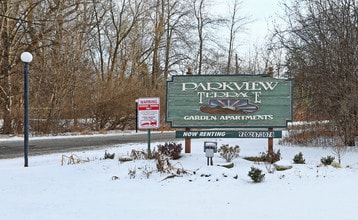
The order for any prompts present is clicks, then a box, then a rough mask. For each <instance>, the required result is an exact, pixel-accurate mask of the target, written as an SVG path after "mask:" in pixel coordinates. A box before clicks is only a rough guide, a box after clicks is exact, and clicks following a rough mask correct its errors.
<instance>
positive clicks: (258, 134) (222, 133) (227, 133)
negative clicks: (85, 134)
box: [175, 130, 282, 138]
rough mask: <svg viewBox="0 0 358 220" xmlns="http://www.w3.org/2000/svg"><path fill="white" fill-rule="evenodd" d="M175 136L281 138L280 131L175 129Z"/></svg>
mask: <svg viewBox="0 0 358 220" xmlns="http://www.w3.org/2000/svg"><path fill="white" fill-rule="evenodd" d="M175 137H176V138H282V131H246V130H244V131H232V130H219V131H213V130H205V131H204V130H199V131H176V132H175Z"/></svg>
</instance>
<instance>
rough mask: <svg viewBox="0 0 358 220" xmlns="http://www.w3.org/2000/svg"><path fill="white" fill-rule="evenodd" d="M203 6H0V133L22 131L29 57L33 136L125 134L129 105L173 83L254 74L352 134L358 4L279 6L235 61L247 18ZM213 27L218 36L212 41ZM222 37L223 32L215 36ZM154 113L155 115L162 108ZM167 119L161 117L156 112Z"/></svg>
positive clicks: (306, 114) (308, 113) (153, 0)
mask: <svg viewBox="0 0 358 220" xmlns="http://www.w3.org/2000/svg"><path fill="white" fill-rule="evenodd" d="M214 4H215V1H209V0H189V1H183V0H150V1H147V0H108V1H99V0H28V1H20V0H1V1H0V53H1V55H0V100H1V101H0V109H1V110H0V118H2V119H3V124H2V127H1V128H0V129H1V130H0V132H1V133H4V134H11V133H22V126H23V125H22V123H23V121H22V120H23V119H22V118H23V116H22V115H23V88H22V87H23V75H22V71H23V65H22V63H21V61H20V59H19V57H20V54H21V52H23V51H29V52H31V53H32V54H33V56H34V60H33V62H32V63H31V65H30V106H31V107H30V116H31V118H32V120H31V123H30V125H31V128H32V131H33V132H39V133H58V132H64V131H74V130H83V129H89V130H102V129H118V128H125V126H126V125H127V124H128V123H130V122H129V120H131V119H132V118H133V116H134V113H135V112H134V109H135V99H137V98H139V97H149V96H156V97H160V98H161V100H165V83H166V80H167V79H170V77H171V76H172V75H178V74H179V75H181V74H185V72H186V71H187V68H188V67H191V68H192V69H193V74H244V73H246V74H257V73H260V74H262V73H266V72H267V69H268V67H273V68H274V72H275V76H276V77H288V78H293V79H294V80H295V118H296V119H299V120H309V121H312V120H317V121H322V120H328V121H330V122H331V123H332V124H331V128H330V129H331V131H333V132H334V133H336V134H338V135H340V136H341V137H343V141H344V143H346V144H349V145H352V144H354V139H355V137H356V136H357V130H358V119H357V117H358V116H357V111H358V110H357V103H358V102H357V101H358V100H357V97H358V91H357V82H358V80H357V77H358V73H357V66H358V60H357V55H358V54H357V53H358V50H357V46H356V45H358V44H357V41H358V29H357V20H358V8H357V5H356V2H355V1H354V0H313V1H312V0H299V1H298V0H291V1H290V2H287V1H283V3H282V9H283V10H284V11H285V15H284V16H282V17H281V18H278V19H277V20H276V21H279V22H278V23H277V25H276V28H275V29H274V30H273V31H272V35H271V36H270V38H268V41H267V44H266V45H265V47H263V48H255V49H257V50H255V52H254V53H252V54H250V55H248V56H246V55H244V54H242V53H241V54H240V50H239V48H240V47H239V46H240V43H245V42H240V38H239V36H240V35H239V34H242V33H243V32H244V30H245V26H246V25H247V24H248V23H249V22H250V18H248V17H245V16H243V15H242V13H241V9H242V7H244V5H243V4H242V3H241V2H240V1H239V0H231V1H228V4H227V6H228V11H227V13H226V14H224V15H223V16H218V15H215V14H213V13H212V7H213V6H215V5H214ZM218 30H220V36H218V33H217V32H218ZM222 36H226V37H225V40H222ZM161 103H162V104H163V106H162V109H164V103H165V102H164V101H162V102H161ZM162 115H164V114H162Z"/></svg>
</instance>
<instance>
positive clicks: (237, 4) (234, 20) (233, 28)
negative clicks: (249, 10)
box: [225, 0, 249, 74]
mask: <svg viewBox="0 0 358 220" xmlns="http://www.w3.org/2000/svg"><path fill="white" fill-rule="evenodd" d="M241 7H242V2H241V1H239V0H235V1H234V2H233V5H229V16H230V17H229V19H228V21H227V27H228V29H229V46H228V54H227V65H226V71H225V72H226V73H227V74H229V73H231V72H233V69H232V62H233V56H234V52H235V50H234V49H235V41H236V38H237V35H238V34H239V33H240V32H241V31H243V30H244V27H245V25H247V24H248V22H249V20H248V18H247V17H245V16H242V15H241V14H240V8H241ZM235 69H237V68H235ZM235 72H236V73H237V72H238V71H235Z"/></svg>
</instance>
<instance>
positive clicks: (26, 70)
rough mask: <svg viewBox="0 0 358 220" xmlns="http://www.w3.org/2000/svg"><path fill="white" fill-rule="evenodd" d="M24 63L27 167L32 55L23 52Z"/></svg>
mask: <svg viewBox="0 0 358 220" xmlns="http://www.w3.org/2000/svg"><path fill="white" fill-rule="evenodd" d="M20 58H21V61H22V62H23V63H24V158H25V165H24V167H28V166H29V165H28V153H29V63H30V62H31V61H32V54H31V53H29V52H23V53H22V54H21V56H20Z"/></svg>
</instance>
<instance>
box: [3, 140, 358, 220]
mask: <svg viewBox="0 0 358 220" xmlns="http://www.w3.org/2000/svg"><path fill="white" fill-rule="evenodd" d="M210 140H211V141H217V142H218V146H221V145H222V144H229V145H230V146H235V145H239V146H240V150H241V151H240V156H239V157H238V158H236V159H234V160H233V162H234V167H233V168H232V169H227V168H224V167H221V166H218V165H219V164H224V163H225V161H224V159H223V158H220V157H219V154H218V153H216V154H215V157H214V158H213V161H214V166H207V164H206V157H205V154H204V152H203V142H204V140H202V139H193V140H192V153H190V154H184V150H183V152H182V157H181V158H180V159H179V160H175V161H170V162H171V164H172V165H173V166H175V167H176V168H179V169H180V168H181V169H182V170H186V171H188V174H187V175H182V176H181V177H175V178H168V179H166V177H168V176H169V175H170V174H168V173H166V174H161V173H158V172H156V165H155V162H154V161H153V160H137V161H130V162H119V160H118V158H119V157H124V156H126V155H128V154H130V152H131V150H132V149H137V150H142V149H144V150H145V149H146V148H147V145H146V144H125V145H119V146H117V147H115V148H108V149H107V152H109V153H115V159H113V160H111V159H103V158H104V154H105V152H104V151H103V150H100V151H86V152H68V153H67V154H52V155H45V156H36V157H35V156H31V149H30V154H29V155H30V156H29V167H27V168H24V167H23V163H24V161H23V158H15V159H6V160H0V213H1V219H5V220H17V219H18V220H20V219H21V220H23V219H27V220H32V219H36V220H42V219H44V220H45V219H46V220H55V219H61V220H63V219H96V220H97V219H125V220H130V219H133V220H134V219H135V220H140V219H145V220H150V219H155V220H158V219H171V220H176V219H180V220H183V219H185V220H188V219H200V220H212V219H220V220H225V219H235V220H236V219H245V220H249V219H253V220H255V219H266V220H295V219H297V220H303V219H304V220H311V219H312V220H313V219H314V220H320V219H322V220H330V219H332V220H337V219H340V220H355V219H358V212H357V210H356V208H357V207H358V190H357V187H358V150H357V149H356V148H353V149H351V150H350V151H349V152H347V153H346V154H345V155H344V158H343V160H342V168H334V167H332V166H321V165H320V164H321V162H320V159H321V158H322V157H326V156H328V155H331V156H334V154H333V152H332V150H331V149H328V148H317V147H316V148H313V147H297V146H282V145H278V143H277V140H275V145H274V149H275V151H276V150H278V149H280V151H281V157H282V160H281V163H284V164H286V165H288V164H289V165H292V166H293V168H292V169H290V170H286V171H275V172H273V173H268V169H267V168H269V167H267V166H265V164H264V163H260V164H257V163H254V162H250V161H247V160H245V159H243V157H246V156H258V155H259V153H260V152H266V150H267V139H210ZM0 141H1V140H0ZM177 143H183V142H179V141H178V142H177ZM157 144H158V143H152V145H151V147H152V148H154V147H156V146H157ZM161 144H163V143H161ZM183 145H184V143H183ZM299 152H302V153H303V156H304V158H305V160H306V164H303V165H299V164H293V163H292V159H293V157H294V155H296V154H298V153H299ZM71 155H72V156H74V157H75V159H78V158H79V159H80V160H81V161H80V163H76V164H71V165H68V164H67V162H68V161H69V159H68V157H70V156H71ZM86 160H89V162H83V161H86ZM62 162H63V163H64V164H63V165H61V163H62ZM252 166H254V167H256V168H259V169H261V170H262V171H263V172H264V173H265V179H264V181H263V182H261V183H253V182H252V180H251V178H250V177H249V176H248V175H247V174H248V172H249V170H250V168H251V167H252ZM134 171H135V174H133V175H132V176H130V175H129V172H132V173H133V172H134ZM131 177H135V178H131Z"/></svg>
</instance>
